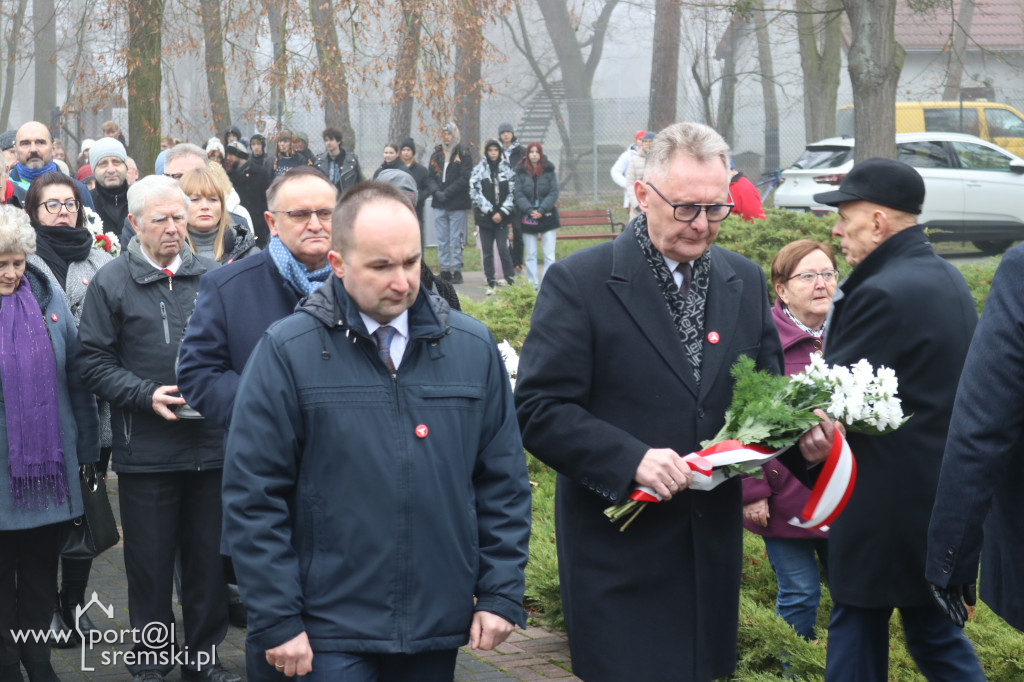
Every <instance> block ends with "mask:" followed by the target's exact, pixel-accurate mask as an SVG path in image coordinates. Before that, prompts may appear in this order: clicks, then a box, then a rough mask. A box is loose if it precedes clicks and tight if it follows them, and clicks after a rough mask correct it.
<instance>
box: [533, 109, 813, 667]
mask: <svg viewBox="0 0 1024 682" xmlns="http://www.w3.org/2000/svg"><path fill="white" fill-rule="evenodd" d="M728 151H729V149H728V146H727V145H726V143H725V141H724V140H723V139H722V138H721V136H719V135H718V133H716V132H715V131H714V130H712V129H711V128H709V127H708V126H705V125H701V124H696V123H679V124H676V125H673V126H670V127H668V128H666V129H665V130H663V131H661V132H660V133H659V134H658V135H657V136H656V138H655V139H654V142H653V143H652V145H651V150H650V156H649V158H648V162H647V167H646V169H645V173H644V177H643V178H642V179H639V180H638V181H637V182H636V184H635V191H636V196H637V200H638V203H639V206H640V210H641V213H640V215H639V216H637V217H636V218H634V219H633V220H632V221H631V222H630V224H629V227H628V228H627V229H626V230H624V231H623V233H622V234H621V235H619V236H618V238H617V239H615V240H614V241H612V242H610V243H607V244H602V245H600V246H595V247H593V248H589V249H585V250H583V251H577V252H576V253H574V254H572V255H570V256H569V257H568V258H565V259H564V260H561V261H558V262H557V263H555V264H554V265H553V266H552V267H551V272H550V273H547V274H546V275H545V277H544V286H543V287H541V290H540V294H539V295H538V297H537V304H536V307H535V308H534V312H533V320H532V324H531V328H530V333H529V335H528V336H527V337H526V342H525V344H524V346H523V353H522V356H521V358H520V361H519V372H518V376H517V379H516V405H517V408H518V413H519V424H520V427H521V428H522V432H523V442H524V445H525V446H526V448H527V449H528V450H529V451H530V452H531V453H533V454H534V455H535V456H536V457H537V458H538V459H540V460H542V461H544V462H546V463H547V464H549V465H551V466H552V467H553V468H554V469H555V470H556V471H558V483H557V491H556V498H555V505H556V516H555V522H556V525H557V531H558V532H557V540H558V559H559V566H558V567H559V574H560V576H561V589H562V603H563V606H564V608H565V621H566V630H567V632H568V635H569V646H570V648H571V651H572V665H573V672H575V673H576V674H577V675H578V676H580V677H582V678H583V679H586V680H588V682H602V681H603V682H617V681H618V680H664V679H680V680H694V681H707V680H711V679H715V678H720V677H727V676H728V675H730V674H731V673H732V672H733V670H734V668H735V666H736V647H737V621H738V618H739V591H740V567H741V560H742V552H743V547H742V537H743V536H742V533H743V526H742V521H743V517H742V497H741V489H740V481H739V479H738V478H736V479H733V480H729V481H726V482H725V483H722V484H721V485H719V486H718V487H717V488H715V489H714V490H711V491H707V492H693V491H690V490H688V489H687V488H688V487H689V485H690V483H691V480H692V475H691V472H690V469H689V467H688V465H687V464H686V463H685V462H684V461H683V459H682V457H680V455H686V454H688V453H690V452H693V451H696V450H698V449H700V443H701V441H702V440H706V439H710V438H712V437H713V436H714V435H715V433H717V432H718V430H719V429H720V428H721V427H722V425H723V423H724V420H725V410H726V408H727V407H728V406H729V402H730V400H731V398H732V384H733V382H732V378H731V377H730V373H729V370H730V369H731V368H732V366H733V364H734V363H735V362H736V360H737V359H738V358H739V357H740V356H741V355H747V356H749V357H751V358H753V359H754V362H755V364H756V366H757V367H758V368H759V369H762V370H768V371H770V372H773V373H776V374H778V373H781V372H782V347H781V344H780V342H779V335H778V332H777V331H776V328H775V324H774V322H773V321H772V313H771V309H770V307H769V305H768V293H767V287H766V285H765V277H764V273H763V272H762V271H761V268H759V267H758V266H757V265H755V264H754V263H752V262H751V261H749V260H747V259H746V258H744V257H742V256H739V255H737V254H735V253H732V252H730V251H726V250H725V249H722V248H719V247H717V246H713V245H712V244H713V243H714V241H715V237H717V235H718V228H719V225H721V222H722V221H723V220H724V219H725V218H726V217H728V215H729V213H730V211H731V209H732V205H731V204H730V203H729V167H728V158H727V157H728ZM795 455H796V458H797V459H798V461H800V462H801V463H800V466H798V467H796V468H797V470H802V469H805V468H806V467H805V466H804V465H803V464H802V460H799V453H795ZM791 468H793V467H791ZM637 485H643V486H647V487H649V488H651V489H653V490H654V491H655V492H657V493H658V495H659V496H660V497H661V500H662V501H661V503H660V504H654V505H651V508H650V509H648V511H646V512H645V513H644V514H643V515H642V516H640V517H639V518H638V519H637V520H636V522H635V523H634V524H633V525H632V526H630V527H629V528H628V529H627V530H626V531H625V532H620V530H619V527H618V526H616V525H613V524H612V523H610V522H609V520H608V519H607V518H606V517H605V515H604V514H603V511H604V509H605V508H606V507H608V506H610V505H615V504H620V503H623V502H626V501H627V500H628V499H629V495H630V493H631V491H632V489H633V488H634V487H635V486H637Z"/></svg>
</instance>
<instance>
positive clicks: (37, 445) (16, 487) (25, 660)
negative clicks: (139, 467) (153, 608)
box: [0, 206, 99, 682]
mask: <svg viewBox="0 0 1024 682" xmlns="http://www.w3.org/2000/svg"><path fill="white" fill-rule="evenodd" d="M35 250H36V234H35V231H34V230H33V229H32V226H31V224H30V222H29V218H28V216H27V215H26V214H25V213H24V212H22V211H21V210H19V209H16V208H13V207H11V206H0V390H2V393H0V395H2V398H3V403H2V404H0V413H2V417H0V464H2V468H0V471H2V473H0V682H15V681H18V682H20V681H21V680H22V679H23V678H22V676H21V667H22V666H24V668H25V671H26V672H27V673H28V678H29V680H30V682H53V681H54V680H58V679H59V678H58V677H57V675H56V673H54V670H53V667H52V666H51V665H50V645H49V643H48V642H46V641H43V642H35V641H32V640H31V639H29V641H28V642H21V643H18V642H16V641H15V639H14V636H13V635H12V631H15V632H17V631H22V632H27V631H35V632H40V633H42V632H46V631H47V630H48V629H49V625H50V615H51V613H52V612H53V606H54V598H55V594H54V589H53V586H54V585H55V584H56V582H57V558H58V554H59V551H60V547H59V542H60V529H61V525H62V524H63V523H65V522H67V521H69V520H71V519H74V518H77V517H79V516H81V515H82V513H83V509H82V497H81V487H80V485H79V482H78V468H79V463H80V462H82V463H93V462H96V461H98V460H99V420H98V417H97V413H96V399H95V398H94V397H93V396H92V394H91V393H90V392H89V391H88V390H86V389H85V388H84V387H83V386H82V385H81V383H80V381H79V378H78V374H77V372H75V371H74V369H73V367H71V361H72V358H73V357H74V353H75V350H76V347H77V343H78V338H77V334H76V330H75V320H74V317H72V315H71V311H70V310H69V309H68V305H67V302H66V301H65V300H64V295H63V293H62V292H61V291H60V290H59V289H58V288H56V287H54V286H53V284H51V283H50V281H49V280H48V279H47V277H46V275H44V274H43V273H41V272H40V271H39V270H38V269H37V268H35V267H34V266H32V265H29V264H28V263H27V262H26V261H27V258H28V256H30V255H32V254H33V253H35Z"/></svg>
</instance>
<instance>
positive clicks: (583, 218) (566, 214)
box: [557, 208, 625, 239]
mask: <svg viewBox="0 0 1024 682" xmlns="http://www.w3.org/2000/svg"><path fill="white" fill-rule="evenodd" d="M558 216H559V218H560V223H561V224H560V226H559V227H560V229H559V230H558V233H557V234H558V236H557V238H558V239H615V238H616V237H617V236H619V233H620V232H622V230H623V228H624V227H625V224H624V223H620V222H616V221H615V219H614V218H613V217H612V210H611V209H610V208H593V209H586V210H582V211H562V210H559V211H558ZM597 226H601V227H605V228H607V229H606V230H605V231H603V232H578V231H576V230H571V229H568V230H567V229H566V228H576V227H597Z"/></svg>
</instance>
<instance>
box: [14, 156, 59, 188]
mask: <svg viewBox="0 0 1024 682" xmlns="http://www.w3.org/2000/svg"><path fill="white" fill-rule="evenodd" d="M15 167H16V168H17V169H18V176H19V177H20V178H21V183H20V184H21V185H22V186H23V187H24V188H25V189H28V186H29V185H31V184H32V181H33V180H35V179H36V178H38V177H39V176H40V175H42V174H43V173H50V172H52V171H58V172H59V171H60V168H57V164H56V163H54V162H53V160H52V159H51V160H50V163H48V164H46V165H45V166H43V167H42V168H35V169H33V168H26V167H25V166H22V165H21V162H18V164H17V166H15Z"/></svg>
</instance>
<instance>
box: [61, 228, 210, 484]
mask: <svg viewBox="0 0 1024 682" xmlns="http://www.w3.org/2000/svg"><path fill="white" fill-rule="evenodd" d="M181 259H182V263H181V267H180V268H179V269H178V271H177V273H176V274H175V275H174V276H173V277H168V276H167V275H166V274H164V273H163V272H161V271H160V270H157V269H156V268H154V267H153V266H152V265H150V264H149V261H147V260H146V258H145V257H144V256H143V255H142V251H141V249H140V247H139V240H138V239H137V238H136V239H132V241H131V242H130V243H129V244H128V248H127V249H125V254H124V256H123V257H122V258H116V259H114V261H113V262H111V263H109V264H108V265H107V266H105V267H103V268H102V269H101V270H100V271H99V272H97V273H96V276H95V277H94V278H93V280H92V283H91V284H90V285H89V289H88V292H87V293H86V296H85V304H84V306H83V309H82V321H81V324H80V325H79V328H78V338H79V341H80V343H81V351H80V352H79V354H78V358H77V365H78V367H79V368H80V371H81V373H82V380H83V382H84V383H85V385H86V386H87V387H88V388H89V390H91V391H93V392H94V393H96V394H97V395H98V396H100V397H101V398H103V399H104V400H109V401H110V406H111V425H112V427H113V432H114V443H113V448H114V453H113V460H114V470H115V471H117V472H124V473H155V472H165V471H195V470H197V469H198V470H205V469H219V468H221V467H222V466H223V465H224V453H223V441H224V431H223V429H221V428H220V427H218V426H217V425H216V424H214V423H213V422H211V421H208V420H205V419H182V420H180V421H167V420H165V419H164V418H163V417H161V416H159V415H157V414H156V413H155V412H154V411H153V394H154V392H155V391H156V389H157V388H158V387H160V386H170V385H174V384H177V378H176V377H175V363H176V361H177V358H178V347H179V346H180V345H181V340H182V338H184V336H185V326H186V325H187V324H188V319H189V317H191V316H192V310H193V308H194V307H195V302H196V295H197V294H198V292H199V277H200V276H201V275H202V274H203V273H205V272H206V271H207V270H209V269H210V268H212V267H215V266H214V264H213V263H212V262H211V261H208V260H207V259H205V258H200V257H198V256H194V255H193V254H192V251H191V249H189V247H188V245H187V244H186V245H185V246H184V247H183V249H182V252H181Z"/></svg>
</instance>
